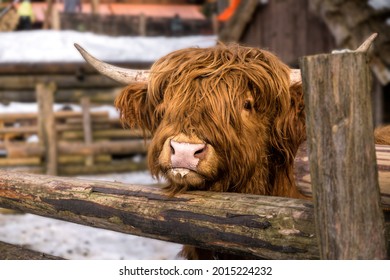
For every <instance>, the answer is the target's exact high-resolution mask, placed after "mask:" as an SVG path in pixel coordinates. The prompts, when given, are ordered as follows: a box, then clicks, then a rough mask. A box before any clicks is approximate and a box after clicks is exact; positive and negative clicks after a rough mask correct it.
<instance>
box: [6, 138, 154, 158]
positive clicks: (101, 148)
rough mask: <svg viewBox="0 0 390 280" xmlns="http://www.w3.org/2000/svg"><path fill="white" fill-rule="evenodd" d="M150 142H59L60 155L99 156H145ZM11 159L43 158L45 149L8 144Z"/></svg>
mask: <svg viewBox="0 0 390 280" xmlns="http://www.w3.org/2000/svg"><path fill="white" fill-rule="evenodd" d="M149 142H150V141H144V140H118V141H101V142H94V143H92V144H90V145H86V144H84V143H81V142H74V143H71V142H61V141H60V142H59V143H58V153H59V154H60V155H84V156H88V155H98V154H118V155H121V154H145V153H146V151H147V147H148V145H149ZM5 148H6V153H7V156H8V157H9V158H22V157H33V156H42V155H43V154H44V152H45V151H44V147H41V146H40V145H39V144H38V143H18V142H8V143H6V144H5Z"/></svg>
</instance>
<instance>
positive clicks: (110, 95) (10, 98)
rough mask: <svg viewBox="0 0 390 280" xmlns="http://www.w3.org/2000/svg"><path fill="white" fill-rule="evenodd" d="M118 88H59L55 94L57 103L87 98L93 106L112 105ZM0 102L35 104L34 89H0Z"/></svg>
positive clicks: (73, 101)
mask: <svg viewBox="0 0 390 280" xmlns="http://www.w3.org/2000/svg"><path fill="white" fill-rule="evenodd" d="M118 86H119V87H113V88H81V89H76V88H67V89H62V88H59V89H58V91H57V92H56V102H58V103H66V102H71V103H80V100H81V98H82V97H84V96H87V97H89V98H90V100H91V102H93V103H95V104H113V103H114V100H115V98H116V96H117V95H118V93H119V92H120V91H121V89H122V88H121V87H120V85H118ZM0 100H2V102H3V103H4V104H7V103H10V102H35V101H36V99H35V90H34V89H0Z"/></svg>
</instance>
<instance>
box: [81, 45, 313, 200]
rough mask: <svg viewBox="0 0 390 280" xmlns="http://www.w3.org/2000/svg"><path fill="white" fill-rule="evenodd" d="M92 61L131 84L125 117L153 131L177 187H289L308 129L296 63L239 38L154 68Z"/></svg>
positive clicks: (160, 164) (157, 154)
mask: <svg viewBox="0 0 390 280" xmlns="http://www.w3.org/2000/svg"><path fill="white" fill-rule="evenodd" d="M81 51H82V54H83V56H84V57H86V58H87V59H91V57H90V56H89V55H88V54H86V53H83V50H81ZM92 59H93V58H92ZM91 63H92V64H94V63H97V64H96V65H98V66H97V68H98V70H99V71H101V72H102V73H104V74H105V75H108V76H110V77H112V78H114V79H116V80H118V81H120V82H125V83H127V84H128V85H127V87H126V88H125V89H124V90H123V91H122V93H121V94H120V96H119V97H118V98H117V100H116V103H115V105H116V107H117V108H118V109H119V110H120V115H121V120H122V121H123V122H124V123H125V124H127V125H128V126H130V127H141V128H143V129H145V130H148V131H150V132H151V134H152V141H151V144H150V147H149V153H148V161H149V167H150V171H151V173H152V174H153V175H154V176H163V177H165V178H166V179H168V181H169V182H170V188H169V190H170V191H171V192H172V193H175V192H178V191H181V190H185V189H199V190H206V189H207V190H214V191H235V192H246V193H256V194H276V195H289V194H287V193H284V192H288V190H283V188H288V186H287V185H286V183H290V184H291V183H292V181H293V178H292V163H293V156H294V154H295V152H296V149H297V147H298V145H299V144H300V143H301V141H302V140H303V139H304V137H305V129H304V113H303V101H302V95H301V90H300V85H299V84H297V83H295V82H294V81H291V79H290V74H291V70H290V69H289V68H288V67H287V66H286V65H285V64H283V63H282V62H281V61H280V60H279V59H278V58H277V57H275V56H274V55H273V54H271V53H270V52H267V51H264V50H260V49H256V48H248V47H241V46H238V45H229V46H224V45H218V46H215V47H211V48H204V49H202V48H188V49H183V50H179V51H175V52H172V53H170V54H168V55H166V56H164V57H162V58H161V59H159V60H158V61H156V62H155V63H154V65H153V66H152V68H151V69H150V71H148V73H144V72H141V71H136V72H132V71H131V70H126V69H122V68H116V67H114V68H112V66H109V65H107V64H105V63H103V62H100V61H97V60H95V59H93V61H92V62H91ZM99 67H100V69H99ZM134 73H135V74H134ZM145 74H148V77H147V78H144V77H145V76H144V75H145ZM137 79H138V81H137ZM283 184H284V185H286V186H285V187H283ZM290 196H291V195H290Z"/></svg>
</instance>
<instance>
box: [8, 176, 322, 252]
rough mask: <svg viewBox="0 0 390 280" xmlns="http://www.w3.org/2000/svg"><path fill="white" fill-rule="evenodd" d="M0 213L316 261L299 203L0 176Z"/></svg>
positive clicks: (309, 219)
mask: <svg viewBox="0 0 390 280" xmlns="http://www.w3.org/2000/svg"><path fill="white" fill-rule="evenodd" d="M0 206H1V207H5V208H10V209H18V210H22V211H25V212H30V213H34V214H38V215H43V216H47V217H53V218H57V219H64V220H67V221H71V222H76V223H80V224H84V225H90V226H94V227H101V228H106V229H110V230H114V231H119V232H124V233H129V234H135V235H141V236H146V237H151V238H157V239H161V240H167V241H173V242H177V243H184V244H192V245H197V246H200V247H207V248H208V249H220V250H222V251H224V250H225V251H229V252H232V253H239V254H240V253H241V254H244V255H247V256H249V257H263V258H271V259H274V258H276V259H277V258H282V259H315V258H318V256H319V255H318V250H317V248H316V238H315V236H314V224H313V223H314V221H313V218H314V217H313V215H312V206H311V204H310V202H308V201H304V200H289V199H286V198H280V197H262V196H255V195H247V196H245V195H240V194H235V193H231V194H222V193H212V192H191V193H186V194H179V195H177V196H175V197H170V196H167V195H166V194H165V193H164V192H163V191H162V190H161V188H155V187H147V186H136V185H124V184H120V183H108V182H99V181H86V180H80V179H71V178H60V177H51V176H43V175H32V174H20V173H14V172H5V171H1V170H0ZM216 206H218V207H216Z"/></svg>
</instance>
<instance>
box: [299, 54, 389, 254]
mask: <svg viewBox="0 0 390 280" xmlns="http://www.w3.org/2000/svg"><path fill="white" fill-rule="evenodd" d="M301 68H302V78H303V79H302V81H303V87H304V92H305V104H306V113H307V132H308V147H309V151H310V153H309V161H310V171H311V178H312V181H313V193H314V206H315V215H316V225H317V234H318V237H319V238H318V241H319V245H320V246H319V248H320V256H321V258H322V259H385V258H386V255H387V253H386V242H385V235H384V233H385V228H384V218H383V213H382V210H381V208H380V194H379V184H378V173H377V166H376V159H375V148H374V135H373V131H374V129H373V123H372V109H371V97H370V90H369V88H370V87H369V84H370V82H369V80H370V79H369V74H370V72H369V69H368V66H367V57H366V54H365V53H362V52H353V53H340V54H333V55H327V54H323V55H315V56H307V57H304V58H303V59H302V60H301ZM368 244H369V246H368Z"/></svg>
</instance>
